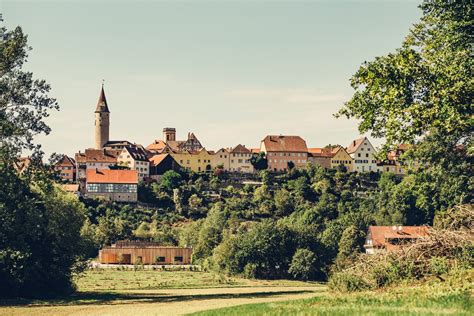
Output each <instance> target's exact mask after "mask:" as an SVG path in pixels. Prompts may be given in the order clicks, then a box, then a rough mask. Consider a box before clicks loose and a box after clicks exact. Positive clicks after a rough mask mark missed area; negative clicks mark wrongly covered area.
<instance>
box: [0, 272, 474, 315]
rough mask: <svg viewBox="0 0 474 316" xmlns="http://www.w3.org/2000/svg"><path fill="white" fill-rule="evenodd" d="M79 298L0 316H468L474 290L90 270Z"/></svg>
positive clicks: (16, 308)
mask: <svg viewBox="0 0 474 316" xmlns="http://www.w3.org/2000/svg"><path fill="white" fill-rule="evenodd" d="M77 286H78V292H77V293H76V294H74V295H72V296H69V297H64V298H62V299H54V300H4V301H0V315H87V316H90V315H182V314H189V313H197V314H196V315H360V314H369V315H448V314H449V315H473V314H474V311H473V307H472V295H471V294H472V292H471V290H472V289H469V288H467V289H464V290H453V289H451V288H449V287H448V286H447V285H444V284H442V283H439V284H434V285H433V284H432V285H430V286H418V287H398V288H392V289H390V290H386V291H378V292H364V293H358V294H345V295H342V294H337V295H336V294H333V293H329V292H327V289H326V286H325V285H324V284H318V283H310V282H299V281H289V280H272V281H263V280H245V279H240V278H227V277H223V276H219V275H216V274H213V273H208V272H190V271H154V270H137V271H133V270H117V269H101V270H90V271H87V272H86V273H85V275H84V276H83V277H82V278H80V279H78V280H77Z"/></svg>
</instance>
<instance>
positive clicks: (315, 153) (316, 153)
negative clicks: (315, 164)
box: [308, 148, 335, 158]
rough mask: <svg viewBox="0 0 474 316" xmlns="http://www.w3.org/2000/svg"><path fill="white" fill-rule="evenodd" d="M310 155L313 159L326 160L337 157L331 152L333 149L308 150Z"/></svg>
mask: <svg viewBox="0 0 474 316" xmlns="http://www.w3.org/2000/svg"><path fill="white" fill-rule="evenodd" d="M308 153H309V154H310V155H311V156H312V157H324V158H331V157H333V156H334V155H335V153H333V152H332V151H331V148H308Z"/></svg>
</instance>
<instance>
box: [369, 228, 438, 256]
mask: <svg viewBox="0 0 474 316" xmlns="http://www.w3.org/2000/svg"><path fill="white" fill-rule="evenodd" d="M428 234H429V227H428V226H369V230H368V233H367V237H366V239H365V244H364V248H365V252H366V253H368V254H374V253H379V252H386V251H393V250H397V249H399V248H400V247H403V246H404V245H406V244H409V243H412V242H414V241H416V240H418V239H420V238H423V237H426V236H428Z"/></svg>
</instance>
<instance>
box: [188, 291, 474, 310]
mask: <svg viewBox="0 0 474 316" xmlns="http://www.w3.org/2000/svg"><path fill="white" fill-rule="evenodd" d="M193 315H199V316H217V315H219V316H221V315H224V316H225V315H397V316H400V315H474V307H473V299H472V289H459V290H454V289H450V288H448V287H446V286H443V285H441V286H417V287H408V288H406V287H398V288H392V289H388V290H385V291H374V292H362V293H356V294H334V293H328V294H326V295H321V296H316V297H314V298H310V299H304V300H293V301H286V302H276V303H261V304H247V305H241V306H236V307H230V308H222V309H216V310H209V311H204V312H199V313H195V314H193Z"/></svg>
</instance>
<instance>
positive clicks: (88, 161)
mask: <svg viewBox="0 0 474 316" xmlns="http://www.w3.org/2000/svg"><path fill="white" fill-rule="evenodd" d="M121 152H122V150H116V149H86V150H85V151H84V152H78V153H77V154H76V155H75V160H76V175H77V180H78V181H81V180H85V178H86V175H87V170H90V169H110V167H112V168H113V167H114V166H116V165H117V162H118V161H117V160H118V156H119V155H120V153H121Z"/></svg>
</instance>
